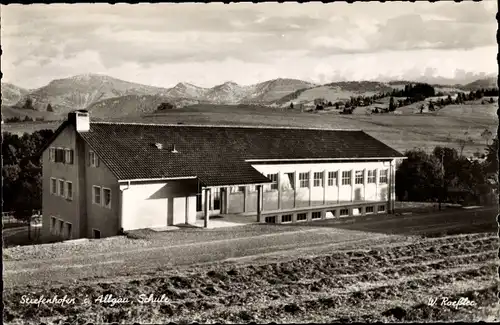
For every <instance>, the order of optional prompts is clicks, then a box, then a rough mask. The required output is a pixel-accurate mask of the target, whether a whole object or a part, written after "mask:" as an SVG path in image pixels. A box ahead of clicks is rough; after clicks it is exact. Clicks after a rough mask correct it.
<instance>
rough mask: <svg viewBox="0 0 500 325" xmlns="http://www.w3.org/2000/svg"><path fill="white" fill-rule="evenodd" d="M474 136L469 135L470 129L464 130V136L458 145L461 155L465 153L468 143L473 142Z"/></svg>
mask: <svg viewBox="0 0 500 325" xmlns="http://www.w3.org/2000/svg"><path fill="white" fill-rule="evenodd" d="M472 142H473V141H472V138H471V137H470V136H469V131H465V132H464V137H463V138H460V139H458V145H459V146H460V156H462V155H463V152H464V149H465V147H466V146H467V145H468V144H471V143H472Z"/></svg>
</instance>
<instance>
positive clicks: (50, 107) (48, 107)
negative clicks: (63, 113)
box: [47, 103, 54, 112]
mask: <svg viewBox="0 0 500 325" xmlns="http://www.w3.org/2000/svg"><path fill="white" fill-rule="evenodd" d="M53 111H54V109H53V108H52V105H50V103H48V104H47V112H53Z"/></svg>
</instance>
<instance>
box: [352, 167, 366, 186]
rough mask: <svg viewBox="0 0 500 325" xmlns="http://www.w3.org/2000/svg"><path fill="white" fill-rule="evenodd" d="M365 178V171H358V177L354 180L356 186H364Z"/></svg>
mask: <svg viewBox="0 0 500 325" xmlns="http://www.w3.org/2000/svg"><path fill="white" fill-rule="evenodd" d="M363 177H364V171H362V170H357V171H356V177H355V179H354V183H355V184H363Z"/></svg>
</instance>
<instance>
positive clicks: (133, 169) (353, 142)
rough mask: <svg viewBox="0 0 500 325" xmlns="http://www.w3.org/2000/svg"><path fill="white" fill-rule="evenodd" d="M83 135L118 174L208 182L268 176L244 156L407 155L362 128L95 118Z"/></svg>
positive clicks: (246, 181) (247, 180)
mask: <svg viewBox="0 0 500 325" xmlns="http://www.w3.org/2000/svg"><path fill="white" fill-rule="evenodd" d="M80 135H81V137H82V138H83V139H84V140H85V141H86V142H87V143H88V144H89V146H90V147H91V148H92V149H93V150H94V151H95V152H96V153H97V155H98V156H99V157H100V158H101V159H102V161H103V162H104V163H105V164H106V166H108V168H110V170H111V171H112V172H113V173H114V174H115V175H116V177H117V178H118V179H122V180H125V179H127V180H128V179H153V178H173V177H190V176H191V177H198V178H199V179H200V181H201V182H202V183H203V184H205V185H209V186H217V185H239V184H252V183H253V184H256V183H266V182H269V180H268V178H267V177H265V176H264V175H262V174H261V173H260V172H258V171H257V170H256V169H254V168H253V167H252V166H251V165H250V163H248V162H245V160H252V159H253V160H258V159H262V160H266V159H287V160H288V159H316V158H324V159H342V158H344V159H353V158H359V159H363V158H388V157H403V155H402V154H401V153H399V152H397V151H396V150H394V149H392V148H390V147H388V146H386V145H385V144H383V143H382V142H380V141H378V140H376V139H375V138H373V137H371V136H369V135H368V134H366V133H364V132H363V131H346V130H319V129H294V128H260V127H225V126H224V127H221V126H188V125H154V124H132V123H130V124H126V123H91V125H90V131H88V132H81V133H80ZM155 143H161V144H162V145H163V148H162V149H158V148H157V147H156V146H155ZM174 145H175V149H176V150H177V151H178V152H177V153H172V152H171V150H172V146H174Z"/></svg>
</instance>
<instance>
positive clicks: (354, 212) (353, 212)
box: [352, 208, 361, 216]
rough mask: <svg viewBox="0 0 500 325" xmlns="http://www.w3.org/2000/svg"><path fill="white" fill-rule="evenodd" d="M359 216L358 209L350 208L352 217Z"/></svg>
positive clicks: (359, 210)
mask: <svg viewBox="0 0 500 325" xmlns="http://www.w3.org/2000/svg"><path fill="white" fill-rule="evenodd" d="M360 214H361V209H360V208H352V215H353V216H357V215H360Z"/></svg>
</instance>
